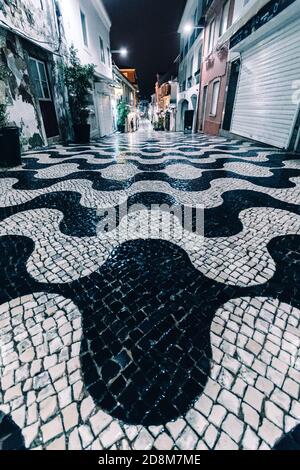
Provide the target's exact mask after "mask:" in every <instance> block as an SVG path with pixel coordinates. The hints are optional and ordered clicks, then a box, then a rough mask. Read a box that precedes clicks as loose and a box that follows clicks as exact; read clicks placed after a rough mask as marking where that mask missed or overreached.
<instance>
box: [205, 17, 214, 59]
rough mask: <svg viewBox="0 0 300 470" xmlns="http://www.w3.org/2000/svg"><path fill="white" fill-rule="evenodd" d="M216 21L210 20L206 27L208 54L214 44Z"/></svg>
mask: <svg viewBox="0 0 300 470" xmlns="http://www.w3.org/2000/svg"><path fill="white" fill-rule="evenodd" d="M215 30H216V21H215V20H212V21H211V22H210V24H209V27H208V51H207V52H208V54H209V53H210V52H211V51H212V49H213V47H214V44H215Z"/></svg>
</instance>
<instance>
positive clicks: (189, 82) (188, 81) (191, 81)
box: [187, 76, 193, 88]
mask: <svg viewBox="0 0 300 470" xmlns="http://www.w3.org/2000/svg"><path fill="white" fill-rule="evenodd" d="M192 86H193V77H192V76H190V77H189V78H188V79H187V87H188V88H191V87H192Z"/></svg>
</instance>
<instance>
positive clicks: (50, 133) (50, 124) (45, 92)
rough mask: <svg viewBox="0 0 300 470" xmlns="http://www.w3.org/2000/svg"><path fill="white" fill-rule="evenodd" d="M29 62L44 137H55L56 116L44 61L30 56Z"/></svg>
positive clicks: (56, 131)
mask: <svg viewBox="0 0 300 470" xmlns="http://www.w3.org/2000/svg"><path fill="white" fill-rule="evenodd" d="M29 64H30V67H29V69H30V76H31V79H32V81H33V85H34V90H35V96H36V98H37V99H38V101H39V105H40V110H41V114H42V119H43V123H44V128H45V133H46V137H47V138H50V137H57V136H58V135H59V130H58V124H57V117H56V112H55V107H54V104H53V100H52V94H51V91H50V86H49V80H48V75H47V70H46V65H45V62H42V61H40V60H37V59H34V58H33V57H31V58H30V59H29Z"/></svg>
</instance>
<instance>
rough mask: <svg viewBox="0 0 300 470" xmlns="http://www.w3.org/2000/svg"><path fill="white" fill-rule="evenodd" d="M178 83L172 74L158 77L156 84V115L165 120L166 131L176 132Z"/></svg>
mask: <svg viewBox="0 0 300 470" xmlns="http://www.w3.org/2000/svg"><path fill="white" fill-rule="evenodd" d="M177 92H178V82H177V79H176V80H175V79H173V76H172V74H170V73H166V74H164V75H157V82H156V84H155V103H156V115H157V118H156V119H158V117H162V118H163V119H164V129H165V130H167V131H176V115H177Z"/></svg>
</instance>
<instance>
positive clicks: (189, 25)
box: [183, 23, 194, 34]
mask: <svg viewBox="0 0 300 470" xmlns="http://www.w3.org/2000/svg"><path fill="white" fill-rule="evenodd" d="M193 29H194V25H193V24H192V23H186V24H185V25H184V27H183V32H184V33H185V34H190V33H191V32H192V31H193Z"/></svg>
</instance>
